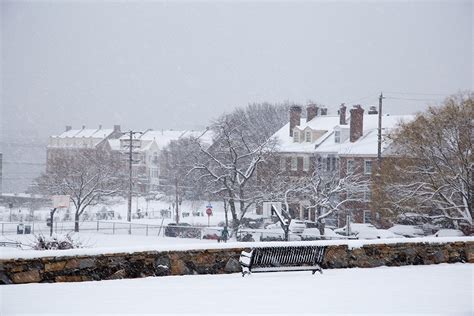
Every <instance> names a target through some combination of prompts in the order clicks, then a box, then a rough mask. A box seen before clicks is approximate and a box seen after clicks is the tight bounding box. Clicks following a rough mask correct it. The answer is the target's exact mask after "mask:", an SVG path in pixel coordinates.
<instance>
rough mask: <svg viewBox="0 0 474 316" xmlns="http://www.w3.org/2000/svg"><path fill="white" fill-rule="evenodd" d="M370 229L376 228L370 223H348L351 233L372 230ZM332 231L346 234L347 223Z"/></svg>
mask: <svg viewBox="0 0 474 316" xmlns="http://www.w3.org/2000/svg"><path fill="white" fill-rule="evenodd" d="M372 229H377V228H376V227H375V226H374V225H372V224H361V223H351V224H350V233H351V235H357V234H358V233H359V232H361V231H366V230H372ZM334 232H336V233H338V234H340V235H343V236H346V235H347V225H346V226H344V227H341V228H337V229H335V230H334Z"/></svg>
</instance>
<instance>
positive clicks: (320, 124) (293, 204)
mask: <svg viewBox="0 0 474 316" xmlns="http://www.w3.org/2000/svg"><path fill="white" fill-rule="evenodd" d="M302 112H303V109H302V107H301V106H298V105H295V106H292V107H291V108H290V120H289V123H287V124H286V125H285V126H283V127H282V128H281V129H280V130H279V131H277V132H276V133H275V134H274V137H275V138H276V139H277V141H278V146H277V153H278V156H279V160H280V163H279V168H280V171H282V172H284V173H286V174H287V175H288V176H289V177H290V178H292V177H294V178H296V179H297V178H298V177H303V176H311V175H312V174H313V173H324V174H326V175H327V174H331V175H335V176H338V177H345V176H346V175H347V174H348V173H359V174H360V176H361V178H365V179H370V176H371V173H372V168H373V166H374V165H375V163H376V161H377V151H378V117H379V115H378V111H377V110H376V108H375V107H373V106H372V107H370V109H369V111H367V112H365V110H364V109H363V108H362V106H361V105H354V106H353V107H352V108H351V109H350V110H349V111H348V110H347V107H346V106H345V105H344V104H342V105H341V106H340V108H339V111H338V115H328V110H327V108H325V107H320V106H318V105H315V104H310V105H308V106H307V107H306V115H305V117H303V115H302ZM412 118H413V116H412V115H383V116H382V134H383V135H384V134H386V133H387V131H388V130H390V129H393V128H394V127H396V126H397V124H398V123H399V122H401V121H407V120H411V119H412ZM388 146H389V143H388V141H387V140H386V139H384V140H383V142H382V153H383V152H384V151H385V150H386V149H387V148H388ZM363 195H364V198H363V200H364V202H357V203H355V202H354V203H351V204H346V208H348V209H347V211H349V213H350V214H351V215H352V216H353V219H352V220H353V221H355V222H359V223H363V222H372V221H373V219H374V218H376V217H377V215H376V212H374V210H371V209H370V207H369V202H370V198H371V192H370V188H369V187H367V189H366V191H365V192H364V193H363ZM309 205H310V201H309V198H305V197H303V198H298V199H297V200H293V201H290V205H289V207H290V210H289V212H290V214H291V215H292V217H293V218H298V219H301V220H316V218H317V211H316V210H315V209H314V208H309V207H308V206H309ZM333 220H334V221H333V222H332V224H333V225H338V226H339V225H341V224H343V223H342V222H340V221H339V220H340V219H339V218H333ZM338 221H339V222H338Z"/></svg>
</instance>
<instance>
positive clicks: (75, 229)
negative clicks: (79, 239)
mask: <svg viewBox="0 0 474 316" xmlns="http://www.w3.org/2000/svg"><path fill="white" fill-rule="evenodd" d="M74 231H75V232H76V233H78V232H79V212H78V211H76V214H75V215H74Z"/></svg>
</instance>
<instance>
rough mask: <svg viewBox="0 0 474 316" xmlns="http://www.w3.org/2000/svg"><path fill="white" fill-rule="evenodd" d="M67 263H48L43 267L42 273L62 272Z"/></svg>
mask: <svg viewBox="0 0 474 316" xmlns="http://www.w3.org/2000/svg"><path fill="white" fill-rule="evenodd" d="M66 263H67V261H56V262H54V261H53V262H48V263H46V264H45V265H44V272H53V271H60V270H64V268H65V267H66Z"/></svg>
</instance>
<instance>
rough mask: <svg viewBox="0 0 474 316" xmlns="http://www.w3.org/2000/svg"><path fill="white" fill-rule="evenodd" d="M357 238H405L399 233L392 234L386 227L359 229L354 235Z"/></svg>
mask: <svg viewBox="0 0 474 316" xmlns="http://www.w3.org/2000/svg"><path fill="white" fill-rule="evenodd" d="M356 237H357V239H387V238H405V237H403V236H401V235H397V234H394V233H393V232H391V231H389V230H387V229H377V228H375V229H366V230H361V231H359V232H358V233H357V235H356Z"/></svg>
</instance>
